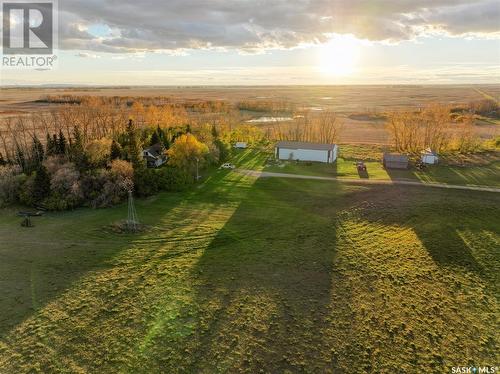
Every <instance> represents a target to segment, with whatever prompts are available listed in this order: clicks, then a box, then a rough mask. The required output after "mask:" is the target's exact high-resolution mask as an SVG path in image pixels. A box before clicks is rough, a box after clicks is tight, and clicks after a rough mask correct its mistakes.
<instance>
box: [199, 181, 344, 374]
mask: <svg viewBox="0 0 500 374" xmlns="http://www.w3.org/2000/svg"><path fill="white" fill-rule="evenodd" d="M308 185H312V184H311V183H309V182H304V183H297V182H296V181H288V180H285V179H274V180H270V179H260V180H258V181H257V182H256V183H255V185H254V186H253V188H252V189H251V190H250V191H249V194H248V198H247V199H246V200H245V201H244V202H243V203H242V204H241V205H240V206H239V208H238V209H237V211H236V212H235V213H234V215H233V216H232V218H231V220H230V221H228V222H227V223H226V225H225V226H224V227H223V228H222V229H221V230H220V231H219V233H218V235H217V236H216V238H215V239H214V240H213V241H212V243H211V244H210V246H209V247H208V248H207V249H206V250H205V251H204V253H203V255H202V257H201V258H200V260H199V261H198V263H197V265H196V267H195V269H193V271H194V273H195V274H196V275H197V276H198V277H199V282H198V283H199V285H198V287H197V292H196V300H197V302H196V303H197V304H199V305H203V306H205V307H204V310H203V312H202V315H201V317H200V325H201V326H203V328H202V331H201V332H199V335H197V336H195V337H190V338H191V339H193V340H194V341H195V342H196V343H194V344H195V345H196V347H195V348H194V351H195V352H196V353H195V354H194V355H193V357H192V360H191V364H190V367H189V371H191V372H213V371H230V372H231V371H245V372H259V370H263V371H264V372H283V371H286V370H290V371H291V372H297V371H313V370H315V369H316V370H320V368H324V363H325V358H324V357H323V356H322V355H323V354H324V351H325V350H326V349H327V347H326V346H325V341H324V337H323V336H322V334H321V330H322V327H323V326H324V325H326V324H327V319H328V317H329V316H330V314H331V313H330V308H331V292H332V287H333V288H339V289H341V290H342V291H341V293H342V295H343V300H342V302H343V306H342V308H348V305H349V301H348V300H349V298H350V292H351V291H350V289H349V287H348V282H346V281H345V279H343V275H342V273H341V272H339V271H338V270H337V269H335V265H334V263H335V256H336V240H337V233H336V223H335V219H334V216H324V215H321V214H318V213H317V212H316V207H318V203H319V202H318V200H317V199H316V198H315V196H314V191H309V192H308V189H307V186H308ZM298 186H300V187H298ZM347 331H348V328H346V332H347ZM328 352H329V351H328ZM329 353H330V352H329Z"/></svg>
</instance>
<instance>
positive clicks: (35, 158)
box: [29, 135, 45, 172]
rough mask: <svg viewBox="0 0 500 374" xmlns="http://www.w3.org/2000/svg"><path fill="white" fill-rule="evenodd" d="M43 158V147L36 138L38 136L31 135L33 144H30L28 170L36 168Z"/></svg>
mask: <svg viewBox="0 0 500 374" xmlns="http://www.w3.org/2000/svg"><path fill="white" fill-rule="evenodd" d="M44 158H45V151H44V149H43V145H42V142H40V140H38V137H37V136H36V135H35V136H34V137H33V145H32V146H31V165H30V170H29V171H30V172H31V171H33V170H37V169H38V168H39V167H40V165H41V164H42V162H43V159H44Z"/></svg>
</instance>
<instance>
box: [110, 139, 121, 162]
mask: <svg viewBox="0 0 500 374" xmlns="http://www.w3.org/2000/svg"><path fill="white" fill-rule="evenodd" d="M121 157H122V147H121V145H120V143H118V142H117V141H115V140H113V142H112V143H111V152H110V155H109V158H110V159H111V160H116V159H119V158H121Z"/></svg>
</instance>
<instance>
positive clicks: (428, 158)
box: [421, 148, 439, 165]
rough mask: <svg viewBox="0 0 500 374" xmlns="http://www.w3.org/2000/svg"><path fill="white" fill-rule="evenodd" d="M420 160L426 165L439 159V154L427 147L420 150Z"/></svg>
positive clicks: (432, 163) (435, 162)
mask: <svg viewBox="0 0 500 374" xmlns="http://www.w3.org/2000/svg"><path fill="white" fill-rule="evenodd" d="M421 155H422V162H423V163H424V164H427V165H434V164H437V163H438V161H439V156H438V155H437V153H436V152H433V151H432V149H430V148H427V149H425V150H423V151H422V153H421Z"/></svg>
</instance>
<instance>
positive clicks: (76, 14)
mask: <svg viewBox="0 0 500 374" xmlns="http://www.w3.org/2000/svg"><path fill="white" fill-rule="evenodd" d="M58 8H59V17H58V20H59V21H58V23H59V25H58V39H59V50H58V51H57V56H58V62H57V66H56V68H54V69H53V70H50V71H37V70H31V71H29V70H19V69H14V70H11V69H1V70H0V74H1V75H0V84H2V85H11V84H26V85H32V84H72V85H281V84H465V83H478V84H484V83H500V1H499V0H468V1H465V0H265V1H264V0H168V1H165V0H142V1H141V0H120V1H116V0H86V1H81V0H59V6H58Z"/></svg>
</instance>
